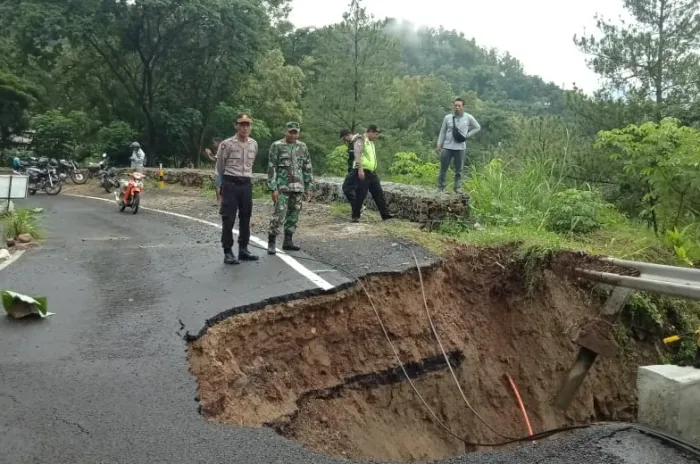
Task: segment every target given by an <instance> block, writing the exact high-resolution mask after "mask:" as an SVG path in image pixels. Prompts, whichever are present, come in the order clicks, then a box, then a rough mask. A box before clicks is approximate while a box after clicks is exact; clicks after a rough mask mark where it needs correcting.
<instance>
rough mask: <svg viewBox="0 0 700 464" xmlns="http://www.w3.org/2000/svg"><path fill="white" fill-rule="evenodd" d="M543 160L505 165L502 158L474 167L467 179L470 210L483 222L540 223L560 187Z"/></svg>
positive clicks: (486, 223)
mask: <svg viewBox="0 0 700 464" xmlns="http://www.w3.org/2000/svg"><path fill="white" fill-rule="evenodd" d="M561 188H562V186H561V184H560V182H559V181H557V180H553V176H552V174H551V167H550V166H549V164H548V162H546V161H538V160H530V161H526V162H524V163H523V164H522V166H521V167H519V168H518V169H506V165H505V164H504V163H503V161H502V160H501V159H498V158H497V159H493V160H491V161H490V162H489V163H488V164H487V165H485V166H483V167H481V168H479V169H473V170H472V174H471V177H470V179H469V180H468V181H467V190H468V191H469V193H470V195H471V201H472V203H471V204H472V210H473V212H474V214H475V215H476V216H478V218H479V220H480V221H481V222H482V224H484V225H494V226H508V225H521V224H538V225H539V224H541V223H542V221H543V218H544V213H545V212H546V211H547V209H548V207H549V204H550V201H551V197H552V195H553V194H554V193H556V192H557V191H559V190H561Z"/></svg>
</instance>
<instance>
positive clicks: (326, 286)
mask: <svg viewBox="0 0 700 464" xmlns="http://www.w3.org/2000/svg"><path fill="white" fill-rule="evenodd" d="M64 195H65V196H70V197H77V198H88V199H90V200H100V201H106V202H108V203H113V204H114V206H115V207H116V205H117V204H116V202H115V201H114V200H113V199H108V198H100V197H91V196H88V195H78V194H75V193H65V194H64ZM139 209H144V210H146V211H153V212H156V213H161V214H167V215H169V216H175V217H179V218H182V219H188V220H190V221H195V222H199V223H201V224H206V225H208V226H212V227H216V228H217V229H221V224H217V223H215V222H210V221H205V220H204V219H199V218H196V217H192V216H187V215H185V214H180V213H173V212H172V211H163V210H161V209H153V208H146V207H144V206H141V207H139ZM233 233H234V234H236V235H238V230H237V229H233ZM250 241H251V242H253V243H255V244H256V245H258V246H260V247H262V248H263V249H264V250H266V249H267V242H265V241H263V240H261V239H259V238H258V237H255V236H253V235H251V236H250ZM275 256H277V257H278V258H279V259H281V260H282V261H283V262H284V263H285V264H287V265H288V266H289V267H291V268H292V269H294V270H295V271H296V272H298V273H299V274H301V275H302V276H304V277H306V278H307V279H309V280H310V281H311V282H312V283H314V284H315V285H316V286H317V287H319V288H322V289H323V290H330V289H331V288H333V287H335V285H333V284H331V283H329V282H327V281H326V280H324V279H323V278H322V277H321V276H319V275H318V274H316V273H315V272H313V271H312V270H311V269H309V268H307V267H306V266H304V265H303V264H301V263H300V262H299V261H297V260H296V259H294V258H293V257H291V256H289V255H288V254H287V253H285V252H284V251H282V250H280V249H277V254H276V255H275ZM0 269H2V267H0Z"/></svg>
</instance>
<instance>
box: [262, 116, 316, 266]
mask: <svg viewBox="0 0 700 464" xmlns="http://www.w3.org/2000/svg"><path fill="white" fill-rule="evenodd" d="M267 188H268V190H269V191H270V192H272V202H273V203H274V205H273V210H272V218H271V219H270V230H269V234H268V238H267V252H268V254H271V255H274V254H275V253H276V246H277V234H278V233H279V230H280V226H282V225H283V224H284V242H283V243H282V249H283V250H290V251H298V250H300V249H301V248H300V247H299V246H298V245H295V244H294V242H293V241H292V236H293V235H294V232H296V229H297V222H298V221H299V213H300V212H301V203H302V200H303V196H304V192H306V199H307V201H310V200H311V196H312V193H311V192H312V189H313V167H312V165H311V155H310V154H309V149H308V148H307V147H306V144H305V143H304V142H301V141H299V123H297V122H293V121H292V122H288V123H287V132H286V134H285V137H284V138H283V139H281V140H278V141H276V142H275V143H273V144H272V146H271V147H270V158H269V160H268V169H267Z"/></svg>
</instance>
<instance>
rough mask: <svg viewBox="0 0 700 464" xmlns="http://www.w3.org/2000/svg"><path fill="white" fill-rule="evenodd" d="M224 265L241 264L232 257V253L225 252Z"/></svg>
mask: <svg viewBox="0 0 700 464" xmlns="http://www.w3.org/2000/svg"><path fill="white" fill-rule="evenodd" d="M224 263H226V264H241V262H240V261H238V259H237V258H236V257H235V256H234V255H233V252H232V251H230V250H229V251H225V252H224Z"/></svg>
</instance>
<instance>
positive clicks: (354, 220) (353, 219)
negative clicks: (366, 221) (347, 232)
mask: <svg viewBox="0 0 700 464" xmlns="http://www.w3.org/2000/svg"><path fill="white" fill-rule="evenodd" d="M350 222H360V218H350Z"/></svg>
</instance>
